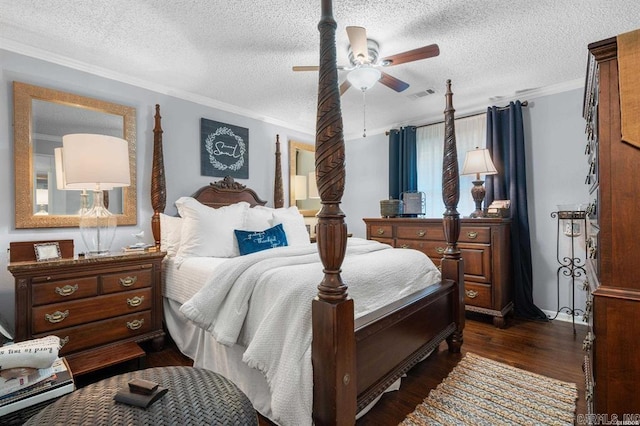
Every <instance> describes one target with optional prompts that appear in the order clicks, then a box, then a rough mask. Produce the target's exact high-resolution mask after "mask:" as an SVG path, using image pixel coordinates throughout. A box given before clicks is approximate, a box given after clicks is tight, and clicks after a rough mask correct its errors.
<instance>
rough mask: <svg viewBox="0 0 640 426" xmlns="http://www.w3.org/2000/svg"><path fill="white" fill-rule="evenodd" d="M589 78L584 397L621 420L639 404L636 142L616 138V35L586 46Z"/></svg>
mask: <svg viewBox="0 0 640 426" xmlns="http://www.w3.org/2000/svg"><path fill="white" fill-rule="evenodd" d="M586 81H587V85H586V90H585V107H584V116H585V119H586V120H587V148H586V153H587V155H588V158H589V161H588V162H589V172H588V174H587V178H586V183H587V184H588V185H589V189H590V194H591V205H590V207H589V209H588V213H589V219H590V221H589V222H590V229H589V235H588V238H587V249H588V253H589V256H588V257H589V259H588V274H587V279H588V283H587V284H588V285H589V286H590V287H591V288H592V289H593V293H592V308H593V312H592V320H593V330H592V335H591V336H589V337H590V338H589V339H587V340H588V341H585V350H586V353H585V357H586V359H585V374H586V375H587V377H586V378H587V389H586V398H587V406H588V408H589V410H593V411H592V412H593V413H595V414H608V415H613V414H616V415H617V416H618V418H619V420H621V421H622V420H623V415H624V414H633V413H638V411H639V410H640V393H638V392H637V388H638V384H639V383H640V279H639V277H640V261H638V257H637V254H638V252H639V251H640V237H639V236H638V233H637V232H636V230H637V228H638V207H640V201H639V200H640V198H638V189H637V188H638V183H639V182H640V149H638V148H636V147H634V146H632V145H629V144H627V143H625V142H623V141H622V137H621V134H622V133H621V124H620V96H619V89H618V60H617V44H616V39H615V38H611V39H608V40H603V41H600V42H597V43H592V44H590V45H589V66H588V70H587V80H586Z"/></svg>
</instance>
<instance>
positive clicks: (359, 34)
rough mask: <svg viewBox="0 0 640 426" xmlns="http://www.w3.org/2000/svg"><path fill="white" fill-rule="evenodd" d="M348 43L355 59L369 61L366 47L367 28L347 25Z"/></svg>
mask: <svg viewBox="0 0 640 426" xmlns="http://www.w3.org/2000/svg"><path fill="white" fill-rule="evenodd" d="M347 35H348V36H349V44H351V51H352V52H353V57H354V58H355V59H358V58H361V59H360V60H361V61H362V62H363V63H367V62H369V49H367V30H366V29H364V28H363V27H347Z"/></svg>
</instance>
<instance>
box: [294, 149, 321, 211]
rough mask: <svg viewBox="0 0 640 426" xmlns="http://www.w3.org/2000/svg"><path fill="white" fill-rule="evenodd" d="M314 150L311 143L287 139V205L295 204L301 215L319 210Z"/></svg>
mask: <svg viewBox="0 0 640 426" xmlns="http://www.w3.org/2000/svg"><path fill="white" fill-rule="evenodd" d="M315 171H316V150H315V147H314V146H313V145H310V144H306V143H303V142H297V141H293V140H290V141H289V205H290V206H297V207H298V210H300V213H302V215H303V216H315V215H316V214H317V213H318V211H320V196H319V195H318V187H317V186H316V177H315V176H316V172H315Z"/></svg>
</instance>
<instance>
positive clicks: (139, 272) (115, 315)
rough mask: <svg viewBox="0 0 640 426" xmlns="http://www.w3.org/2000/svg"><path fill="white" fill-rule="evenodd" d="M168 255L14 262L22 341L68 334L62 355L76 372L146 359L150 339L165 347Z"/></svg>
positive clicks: (18, 336) (17, 328) (11, 267)
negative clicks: (142, 344) (146, 343)
mask: <svg viewBox="0 0 640 426" xmlns="http://www.w3.org/2000/svg"><path fill="white" fill-rule="evenodd" d="M164 256H165V253H164V252H144V253H132V254H119V255H110V256H105V257H87V258H65V259H60V260H55V261H45V262H36V261H25V262H11V263H9V265H8V269H9V271H10V272H11V274H13V276H14V278H15V298H16V310H15V316H16V321H15V341H23V340H28V339H33V338H39V337H43V336H47V335H52V334H53V335H56V336H58V337H60V339H61V342H62V344H63V346H62V348H61V349H60V356H65V357H66V358H67V361H68V362H69V365H70V367H71V370H72V371H73V374H74V375H75V376H78V375H81V374H85V373H89V372H91V371H95V370H98V369H100V368H103V367H107V366H110V365H114V364H117V363H120V362H124V361H128V360H132V359H136V358H138V359H140V358H141V357H143V356H144V354H145V353H144V351H143V350H142V349H141V348H140V347H139V346H138V343H140V342H143V341H147V340H152V341H153V348H154V349H160V348H162V346H163V344H164V331H163V328H162V290H161V286H162V259H163V258H164ZM12 259H13V257H12Z"/></svg>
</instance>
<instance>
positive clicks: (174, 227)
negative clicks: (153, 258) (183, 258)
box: [160, 213, 183, 256]
mask: <svg viewBox="0 0 640 426" xmlns="http://www.w3.org/2000/svg"><path fill="white" fill-rule="evenodd" d="M182 222H183V219H182V218H181V217H178V216H168V215H166V214H164V213H160V250H162V251H164V252H167V255H169V256H175V255H176V254H177V253H178V249H179V248H180V238H181V236H182Z"/></svg>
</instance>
